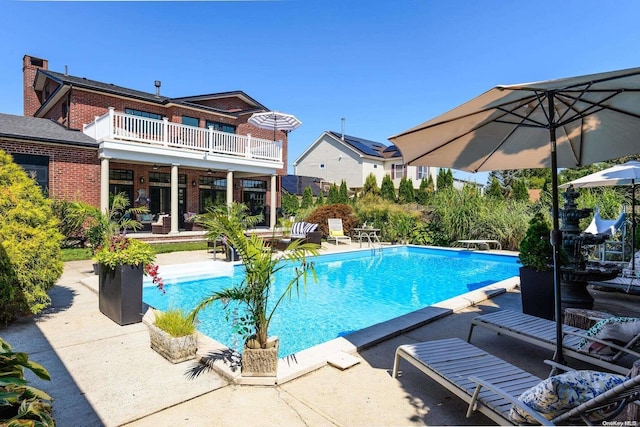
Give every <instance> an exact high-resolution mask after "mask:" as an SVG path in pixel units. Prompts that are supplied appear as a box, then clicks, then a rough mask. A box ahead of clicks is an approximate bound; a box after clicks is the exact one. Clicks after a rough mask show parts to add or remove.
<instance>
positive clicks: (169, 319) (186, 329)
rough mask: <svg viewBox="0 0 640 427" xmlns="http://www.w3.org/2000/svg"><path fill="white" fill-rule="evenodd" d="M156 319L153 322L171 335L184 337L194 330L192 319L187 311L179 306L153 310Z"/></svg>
mask: <svg viewBox="0 0 640 427" xmlns="http://www.w3.org/2000/svg"><path fill="white" fill-rule="evenodd" d="M154 314H155V316H156V321H155V322H153V324H154V325H156V326H157V327H158V328H160V329H162V330H163V331H165V332H166V333H168V334H169V335H171V336H172V337H176V338H179V337H184V336H187V335H191V334H192V333H194V331H195V330H196V327H195V325H194V324H193V321H192V320H191V318H190V317H189V314H190V313H188V312H187V311H185V310H182V309H179V308H170V309H169V310H167V311H164V312H163V311H158V310H154Z"/></svg>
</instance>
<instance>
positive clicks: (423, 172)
mask: <svg viewBox="0 0 640 427" xmlns="http://www.w3.org/2000/svg"><path fill="white" fill-rule="evenodd" d="M427 178H429V166H418V167H417V168H416V179H417V180H419V181H422V180H423V179H427Z"/></svg>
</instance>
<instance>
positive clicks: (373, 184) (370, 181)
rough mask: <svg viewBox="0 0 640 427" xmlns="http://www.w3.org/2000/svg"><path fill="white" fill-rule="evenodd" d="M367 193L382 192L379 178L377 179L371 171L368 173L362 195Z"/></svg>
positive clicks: (375, 193) (376, 193)
mask: <svg viewBox="0 0 640 427" xmlns="http://www.w3.org/2000/svg"><path fill="white" fill-rule="evenodd" d="M365 194H373V195H378V194H380V189H379V188H378V180H376V176H375V175H374V174H373V172H371V173H370V174H369V175H367V179H365V181H364V186H363V187H362V195H363V196H364V195H365Z"/></svg>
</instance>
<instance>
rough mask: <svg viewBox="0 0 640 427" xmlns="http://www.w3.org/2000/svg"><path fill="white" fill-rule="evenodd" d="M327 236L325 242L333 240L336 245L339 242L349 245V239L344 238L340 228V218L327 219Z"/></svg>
mask: <svg viewBox="0 0 640 427" xmlns="http://www.w3.org/2000/svg"><path fill="white" fill-rule="evenodd" d="M327 221H328V222H329V235H328V236H327V242H329V241H331V240H333V241H334V242H335V243H336V245H337V244H338V243H340V242H345V243H349V244H351V237H349V236H345V234H344V229H343V228H342V218H329V219H328V220H327Z"/></svg>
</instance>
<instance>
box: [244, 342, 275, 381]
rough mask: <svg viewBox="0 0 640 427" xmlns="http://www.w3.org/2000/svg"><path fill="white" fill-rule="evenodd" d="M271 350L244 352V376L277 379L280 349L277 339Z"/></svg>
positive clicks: (262, 349)
mask: <svg viewBox="0 0 640 427" xmlns="http://www.w3.org/2000/svg"><path fill="white" fill-rule="evenodd" d="M273 343H274V345H273V347H270V348H249V347H247V346H245V347H244V349H243V350H242V376H245V377H275V376H276V373H277V372H278V347H279V343H280V341H279V340H278V339H277V338H275V340H274V341H273Z"/></svg>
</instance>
